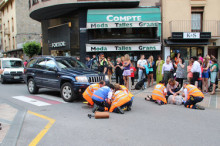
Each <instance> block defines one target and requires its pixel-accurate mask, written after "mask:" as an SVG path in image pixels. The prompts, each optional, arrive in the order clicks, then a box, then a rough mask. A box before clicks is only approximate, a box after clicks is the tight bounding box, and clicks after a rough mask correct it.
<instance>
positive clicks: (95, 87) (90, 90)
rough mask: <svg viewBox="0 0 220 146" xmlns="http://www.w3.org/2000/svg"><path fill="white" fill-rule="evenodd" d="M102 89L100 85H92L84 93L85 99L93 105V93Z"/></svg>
mask: <svg viewBox="0 0 220 146" xmlns="http://www.w3.org/2000/svg"><path fill="white" fill-rule="evenodd" d="M99 88H100V85H99V84H92V85H90V86H89V87H87V88H86V90H85V91H84V93H83V94H82V95H83V98H84V99H85V100H86V101H88V103H89V104H90V105H93V104H94V102H93V101H92V95H93V93H94V92H95V91H96V90H98V89H99Z"/></svg>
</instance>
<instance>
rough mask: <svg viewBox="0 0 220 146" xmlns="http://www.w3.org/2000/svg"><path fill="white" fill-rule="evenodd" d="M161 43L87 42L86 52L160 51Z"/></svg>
mask: <svg viewBox="0 0 220 146" xmlns="http://www.w3.org/2000/svg"><path fill="white" fill-rule="evenodd" d="M160 50H161V44H139V45H127V44H125V45H100V44H86V52H109V51H160Z"/></svg>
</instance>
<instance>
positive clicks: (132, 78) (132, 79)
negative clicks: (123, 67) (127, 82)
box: [131, 77, 134, 86]
mask: <svg viewBox="0 0 220 146" xmlns="http://www.w3.org/2000/svg"><path fill="white" fill-rule="evenodd" d="M131 82H132V86H133V85H134V77H131Z"/></svg>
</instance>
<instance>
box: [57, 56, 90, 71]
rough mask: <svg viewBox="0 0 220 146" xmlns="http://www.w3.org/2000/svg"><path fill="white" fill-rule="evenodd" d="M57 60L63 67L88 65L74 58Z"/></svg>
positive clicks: (84, 66) (83, 66)
mask: <svg viewBox="0 0 220 146" xmlns="http://www.w3.org/2000/svg"><path fill="white" fill-rule="evenodd" d="M56 62H57V64H58V66H59V67H60V68H61V69H67V68H87V67H86V65H84V64H83V63H81V62H80V61H77V60H75V59H72V58H62V59H61V58H57V59H56Z"/></svg>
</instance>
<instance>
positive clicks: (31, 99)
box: [12, 96, 51, 106]
mask: <svg viewBox="0 0 220 146" xmlns="http://www.w3.org/2000/svg"><path fill="white" fill-rule="evenodd" d="M12 98H14V99H17V100H20V101H23V102H26V103H29V104H33V105H36V106H48V105H51V104H50V103H47V102H43V101H39V100H36V99H33V98H29V97H26V96H13V97H12Z"/></svg>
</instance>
